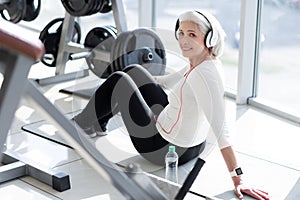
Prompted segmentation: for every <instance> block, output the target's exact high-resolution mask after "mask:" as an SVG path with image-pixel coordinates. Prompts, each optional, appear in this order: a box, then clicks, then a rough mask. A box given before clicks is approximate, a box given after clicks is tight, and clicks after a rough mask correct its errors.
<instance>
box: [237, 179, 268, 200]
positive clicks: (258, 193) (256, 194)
mask: <svg viewBox="0 0 300 200" xmlns="http://www.w3.org/2000/svg"><path fill="white" fill-rule="evenodd" d="M232 180H233V182H234V187H235V189H234V192H235V194H236V196H237V197H238V198H239V199H243V193H244V194H247V195H249V196H251V197H253V198H255V199H259V200H267V199H270V197H269V194H268V193H267V192H264V191H262V190H259V189H256V188H252V187H249V186H247V185H245V184H244V183H243V181H242V179H241V177H232Z"/></svg>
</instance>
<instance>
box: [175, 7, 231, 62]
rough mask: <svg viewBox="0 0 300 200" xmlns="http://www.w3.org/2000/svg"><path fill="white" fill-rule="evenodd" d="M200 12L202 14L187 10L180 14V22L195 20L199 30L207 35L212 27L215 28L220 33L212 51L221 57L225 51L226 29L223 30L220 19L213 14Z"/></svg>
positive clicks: (215, 32) (216, 32)
mask: <svg viewBox="0 0 300 200" xmlns="http://www.w3.org/2000/svg"><path fill="white" fill-rule="evenodd" d="M199 12H200V13H201V14H200V13H198V12H197V11H186V12H184V13H182V14H180V15H179V22H182V21H193V22H195V23H196V24H197V25H198V27H199V30H200V31H201V32H202V33H203V34H205V35H206V34H207V32H208V31H209V30H210V29H212V28H213V31H214V34H218V40H217V42H216V45H215V46H213V47H212V48H211V53H212V54H213V55H214V56H216V57H219V56H221V55H222V53H223V48H224V38H225V35H226V34H225V31H224V30H223V28H222V26H221V24H220V23H219V21H218V20H217V19H216V18H215V17H214V16H213V15H212V14H210V13H209V12H206V11H199ZM203 15H204V16H205V17H204V16H203Z"/></svg>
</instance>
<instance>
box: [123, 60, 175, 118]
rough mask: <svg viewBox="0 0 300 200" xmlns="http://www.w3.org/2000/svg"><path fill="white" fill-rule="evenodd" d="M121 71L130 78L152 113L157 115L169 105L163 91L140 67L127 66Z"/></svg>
mask: <svg viewBox="0 0 300 200" xmlns="http://www.w3.org/2000/svg"><path fill="white" fill-rule="evenodd" d="M123 71H124V72H125V73H127V74H128V75H129V76H130V77H131V78H132V80H133V81H134V83H135V84H136V85H137V87H138V88H139V91H140V92H141V95H142V96H143V99H144V100H145V101H146V103H147V105H148V106H149V107H150V108H151V110H152V112H153V113H155V114H156V115H158V114H159V113H160V112H161V111H162V109H163V108H164V107H165V106H167V105H168V104H169V102H168V96H167V94H166V93H165V91H164V90H163V89H162V88H161V87H160V86H159V85H158V84H157V83H156V81H155V80H154V79H153V77H152V75H151V74H150V73H149V72H148V71H147V70H146V69H145V68H143V67H142V66H141V65H138V64H133V65H129V66H127V67H126V68H125V69H124V70H123Z"/></svg>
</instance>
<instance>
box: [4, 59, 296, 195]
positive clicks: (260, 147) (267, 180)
mask: <svg viewBox="0 0 300 200" xmlns="http://www.w3.org/2000/svg"><path fill="white" fill-rule="evenodd" d="M76 62H77V63H76ZM79 62H81V61H75V63H74V61H71V63H68V65H72V67H71V68H70V67H68V66H67V68H66V69H67V70H68V69H69V70H70V71H72V70H75V71H76V70H78V69H77V68H76V67H73V66H83V64H82V63H79ZM79 68H81V67H79ZM54 70H55V69H54V68H49V67H45V66H42V65H41V64H36V65H33V66H32V70H31V72H30V77H31V78H35V77H39V78H41V72H42V74H43V75H45V77H47V76H49V74H54ZM91 81H94V83H95V84H98V83H100V82H101V81H99V79H98V78H97V77H96V76H95V75H93V74H92V73H90V75H89V76H88V77H85V78H80V79H76V80H71V81H66V82H63V83H59V84H52V85H46V86H43V87H41V88H42V90H43V91H44V94H45V96H46V97H47V98H48V99H49V100H50V101H51V102H52V103H53V104H55V105H56V106H57V107H58V108H59V109H60V110H61V111H62V112H63V113H65V114H68V113H71V115H72V113H76V112H78V111H79V110H80V109H82V108H83V107H84V106H85V104H86V103H87V100H86V99H84V98H80V97H77V96H72V95H68V94H63V93H60V92H59V90H60V89H63V88H66V87H71V86H74V87H79V86H82V85H85V84H86V83H91ZM86 85H88V84H86ZM226 102H227V110H228V116H229V118H230V119H231V120H232V121H233V122H235V124H234V125H235V126H236V130H237V131H236V132H237V134H236V135H235V139H236V145H235V149H236V151H237V156H238V160H239V163H240V165H241V166H242V168H243V170H244V173H245V180H246V181H247V182H249V184H251V185H253V186H256V187H258V188H260V189H263V190H265V191H268V192H269V193H270V196H271V197H272V198H271V199H279V200H281V199H290V200H295V199H300V173H299V171H300V157H299V156H298V155H297V152H300V146H299V145H298V143H299V141H300V134H299V130H300V129H299V125H297V124H293V123H291V122H289V121H286V120H284V119H281V118H277V117H275V116H272V115H270V114H268V113H264V112H262V111H261V110H257V109H255V108H253V107H249V106H236V105H235V103H234V101H233V100H231V99H227V100H226ZM69 115H70V114H69ZM117 118H118V116H117V117H116V120H112V121H111V122H110V123H111V124H109V127H113V128H110V129H109V132H108V134H107V136H104V137H97V138H94V139H91V142H92V143H94V144H95V145H96V146H97V147H98V150H99V151H100V152H102V153H103V154H104V155H108V157H107V158H108V159H109V160H111V161H112V162H115V163H122V162H125V163H126V162H128V161H133V160H134V161H136V162H140V163H141V164H142V165H143V169H144V170H145V171H147V172H148V173H152V174H155V175H157V176H162V177H163V174H164V169H161V168H158V167H156V166H153V165H151V164H150V163H147V162H144V161H141V160H140V159H141V158H140V157H139V156H137V154H136V152H135V151H134V149H133V147H132V145H131V143H130V141H129V139H128V136H127V135H126V130H125V129H124V127H122V123H121V122H120V121H119V120H118V119H117ZM43 120H44V119H43V117H41V115H39V114H38V112H37V110H35V109H34V108H33V107H32V106H30V104H29V103H28V102H27V101H26V100H25V99H22V100H21V103H20V106H19V109H18V110H17V112H16V117H15V120H14V123H13V124H12V127H11V131H10V133H9V136H8V138H7V148H8V149H10V150H13V151H14V152H15V153H16V154H17V155H19V156H21V157H22V158H24V159H26V160H28V161H30V162H31V163H34V164H35V165H36V166H39V167H40V168H42V169H53V170H55V171H58V172H64V173H67V174H69V175H70V180H71V189H69V190H66V191H64V192H58V191H56V190H54V189H52V187H50V186H48V185H46V184H44V183H42V182H40V181H38V180H36V179H34V178H32V177H30V176H26V177H22V178H19V179H16V180H12V181H9V182H5V183H2V184H1V185H0V196H1V199H6V200H7V199H23V200H29V199H30V200H32V199H36V200H48V199H65V200H75V199H84V200H95V199H105V200H110V199H118V200H119V199H124V197H123V196H122V194H121V193H119V191H118V190H117V189H116V188H114V187H113V186H112V185H110V184H109V183H107V182H106V181H105V180H104V179H103V178H102V177H100V176H99V175H98V174H97V173H96V172H95V170H94V169H92V168H91V167H90V166H89V165H87V163H86V162H85V160H84V159H83V158H81V157H80V156H79V155H78V154H77V153H76V152H75V151H74V150H73V149H71V148H68V147H66V146H64V145H62V144H59V143H57V142H55V141H51V140H49V139H46V138H43V137H40V136H38V135H34V134H32V133H29V132H26V131H23V130H22V127H24V126H29V125H31V124H35V123H41V124H42V125H41V127H39V129H43V130H46V131H45V132H47V133H48V135H49V137H48V138H50V139H51V137H53V138H54V137H56V136H55V135H56V133H55V128H53V127H51V126H50V125H49V124H48V125H47V123H44V124H43V123H42V122H43ZM52 135H53V136H52ZM54 140H55V138H54ZM108 143H109V144H110V145H107V144H108ZM116 150H118V151H116ZM112 152H113V153H112ZM204 159H205V161H206V164H205V165H204V167H203V169H202V171H201V172H200V174H199V175H198V177H197V179H196V181H195V182H194V184H193V186H192V190H193V191H195V192H197V193H200V194H202V195H207V196H210V197H215V198H218V199H226V200H227V199H237V198H236V197H235V195H234V193H233V185H232V183H231V178H230V176H229V174H228V172H227V169H226V166H225V163H224V161H223V159H222V156H221V154H220V151H219V150H218V148H214V149H211V152H210V153H209V154H208V155H207V156H205V158H204ZM192 164H193V162H190V163H188V164H186V165H184V166H182V167H180V169H179V177H180V182H182V181H183V179H184V177H185V175H186V174H187V173H188V170H189V169H190V168H191V166H192ZM187 199H202V198H199V197H197V198H196V197H195V196H191V197H188V198H187ZM244 199H251V198H249V197H245V198H244Z"/></svg>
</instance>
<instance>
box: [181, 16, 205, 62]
mask: <svg viewBox="0 0 300 200" xmlns="http://www.w3.org/2000/svg"><path fill="white" fill-rule="evenodd" d="M177 37H178V42H179V46H180V49H181V52H182V55H183V56H184V57H187V58H189V60H190V63H191V65H192V66H196V65H198V64H200V63H201V62H203V61H204V60H205V59H207V58H208V56H209V49H208V48H207V47H206V46H205V44H204V37H205V36H204V34H203V33H202V32H201V31H200V29H199V26H198V24H196V23H195V22H193V21H182V22H180V26H179V29H178V32H177Z"/></svg>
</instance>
